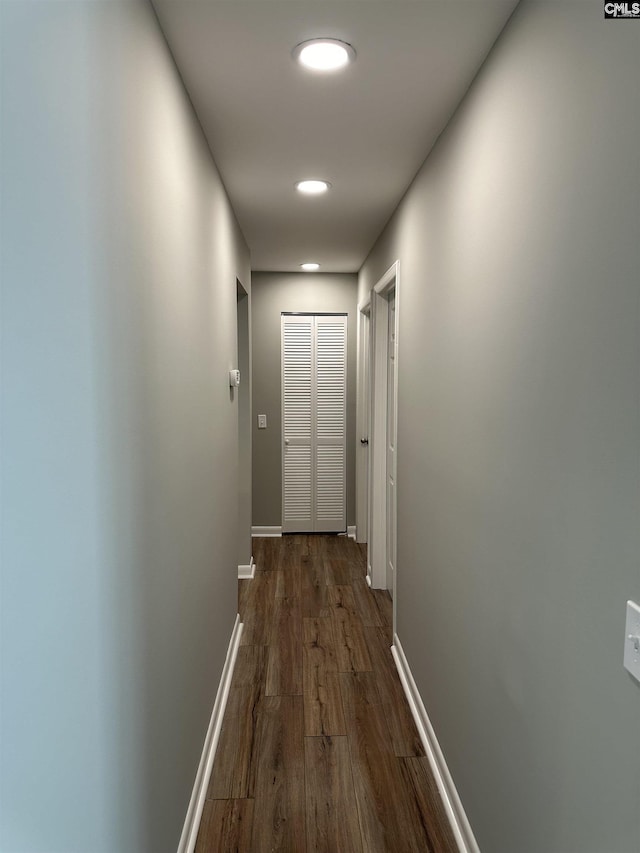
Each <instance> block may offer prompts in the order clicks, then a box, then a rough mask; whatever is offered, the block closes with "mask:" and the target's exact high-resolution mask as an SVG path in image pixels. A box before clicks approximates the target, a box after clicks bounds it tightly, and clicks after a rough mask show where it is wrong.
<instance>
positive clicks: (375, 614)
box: [351, 577, 386, 628]
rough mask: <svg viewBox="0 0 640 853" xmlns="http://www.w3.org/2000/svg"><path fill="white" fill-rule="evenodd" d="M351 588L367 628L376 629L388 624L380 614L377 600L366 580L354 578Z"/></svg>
mask: <svg viewBox="0 0 640 853" xmlns="http://www.w3.org/2000/svg"><path fill="white" fill-rule="evenodd" d="M351 588H352V590H353V596H354V599H355V603H356V608H357V612H358V614H359V616H360V619H361V620H362V624H363V625H364V626H365V627H375V628H379V627H381V626H382V625H384V624H386V623H385V622H384V620H383V618H382V614H381V613H380V609H379V607H378V604H377V602H376V598H375V596H374V594H373V592H372V591H371V587H370V586H369V584H368V583H367V582H366V580H365V579H364V578H363V577H362V578H352V579H351Z"/></svg>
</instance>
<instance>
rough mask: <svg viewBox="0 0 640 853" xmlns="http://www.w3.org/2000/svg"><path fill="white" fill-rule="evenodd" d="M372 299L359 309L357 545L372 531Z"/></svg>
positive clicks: (364, 302)
mask: <svg viewBox="0 0 640 853" xmlns="http://www.w3.org/2000/svg"><path fill="white" fill-rule="evenodd" d="M370 323H371V298H370V297H369V296H367V298H366V299H365V300H364V301H363V302H361V303H360V304H359V305H358V342H357V346H358V350H357V351H358V364H357V376H356V385H357V405H356V531H355V539H356V542H367V541H368V538H369V537H368V530H369V445H368V444H365V443H363V442H368V441H369V432H370V428H369V416H370V398H371V387H370V383H371V370H370V361H371V357H370V338H371V335H370Z"/></svg>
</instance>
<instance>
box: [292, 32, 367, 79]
mask: <svg viewBox="0 0 640 853" xmlns="http://www.w3.org/2000/svg"><path fill="white" fill-rule="evenodd" d="M293 58H294V59H296V60H297V61H298V62H299V63H300V64H301V65H304V67H305V68H310V69H311V70H312V71H338V70H339V69H340V68H344V67H345V65H348V64H349V63H350V62H353V60H354V59H355V58H356V52H355V50H354V49H353V48H352V47H351V45H350V44H347V42H346V41H340V39H331V38H318V39H310V40H309V41H303V42H301V43H300V44H298V45H296V46H295V47H294V49H293Z"/></svg>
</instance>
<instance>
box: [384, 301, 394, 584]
mask: <svg viewBox="0 0 640 853" xmlns="http://www.w3.org/2000/svg"><path fill="white" fill-rule="evenodd" d="M395 361H396V294H395V290H394V291H392V292H391V294H390V296H389V310H388V324H387V475H386V490H387V495H386V498H387V536H386V542H387V554H386V557H387V560H386V566H387V589H388V590H389V592H390V593H391V595H392V596H393V594H394V590H395V569H396V370H395Z"/></svg>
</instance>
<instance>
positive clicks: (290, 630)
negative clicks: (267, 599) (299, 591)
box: [265, 598, 302, 696]
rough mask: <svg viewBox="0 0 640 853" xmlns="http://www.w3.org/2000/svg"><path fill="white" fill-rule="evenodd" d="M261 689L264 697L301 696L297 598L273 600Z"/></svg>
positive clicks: (300, 635) (299, 631) (300, 649)
mask: <svg viewBox="0 0 640 853" xmlns="http://www.w3.org/2000/svg"><path fill="white" fill-rule="evenodd" d="M265 692H266V694H267V696H282V695H297V696H302V616H301V607H300V601H299V600H298V599H294V598H278V599H275V608H274V613H273V624H272V627H271V633H270V635H269V652H268V662H267V679H266V689H265Z"/></svg>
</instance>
